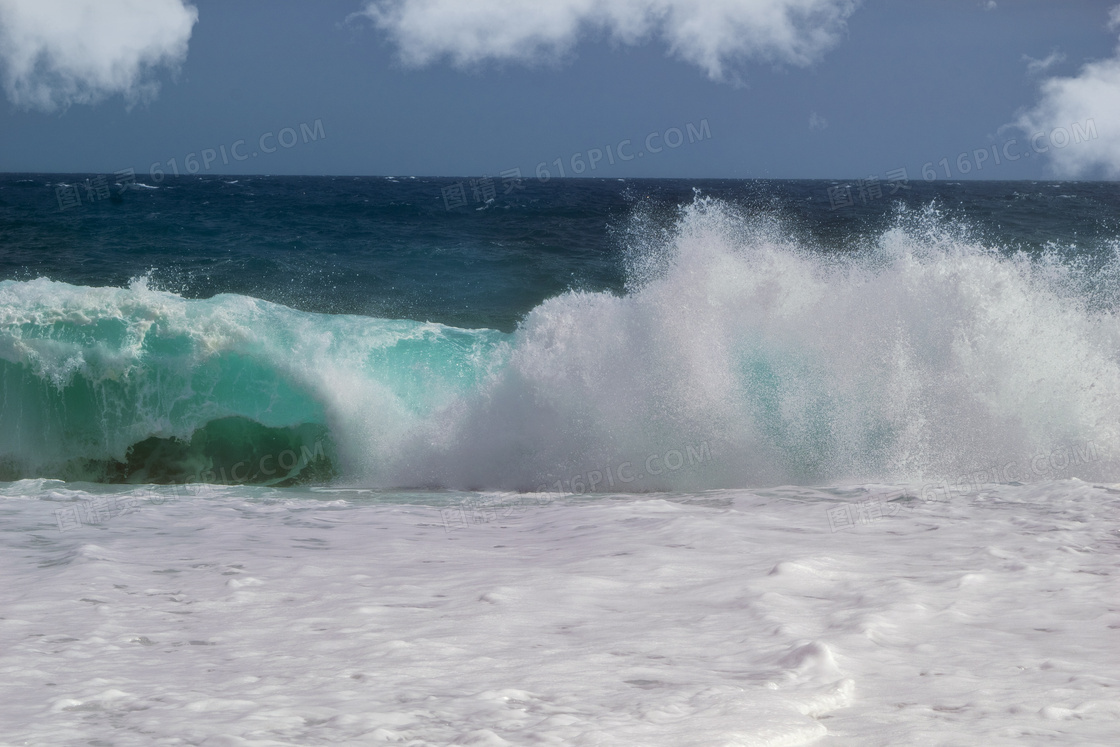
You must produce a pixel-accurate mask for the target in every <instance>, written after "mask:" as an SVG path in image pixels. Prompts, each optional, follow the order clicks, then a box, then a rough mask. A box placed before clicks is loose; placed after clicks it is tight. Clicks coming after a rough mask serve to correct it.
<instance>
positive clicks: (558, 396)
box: [0, 198, 1120, 492]
mask: <svg viewBox="0 0 1120 747" xmlns="http://www.w3.org/2000/svg"><path fill="white" fill-rule="evenodd" d="M904 218H905V220H902V221H901V222H900V225H899V226H897V227H895V228H893V229H891V230H889V231H886V232H884V233H883V234H882V235H881V236H879V237H877V238H876V239H875V240H874V241H871V242H870V243H869V245H868V246H867V247H866V249H865V250H863V251H861V252H856V253H853V254H851V255H845V256H837V255H834V254H833V255H827V254H823V253H821V252H813V251H808V250H806V249H805V248H803V247H801V246H798V245H797V244H796V243H795V242H794V241H792V240H791V239H789V238H788V237H789V232H785V231H783V230H782V227H781V225H779V224H778V223H776V222H775V221H773V220H769V221H765V220H754V219H752V218H750V217H749V216H744V215H741V214H739V213H737V212H736V211H735V210H734V208H732V207H729V206H727V205H725V204H723V203H720V202H719V201H716V200H708V199H703V198H701V199H697V200H696V201H695V202H694V203H693V204H692V205H689V206H685V207H683V208H682V209H681V215H680V217H679V220H678V223H677V225H676V228H675V230H674V231H672V232H670V233H668V234H666V233H665V231H664V230H663V226H662V225H661V224H659V223H657V222H656V221H653V222H651V223H650V225H649V226H648V231H647V233H646V234H645V235H643V233H642V232H643V230H644V229H645V228H647V227H643V225H641V222H640V221H641V216H640V214H639V216H638V217H637V218H636V221H637V223H636V225H635V226H634V227H633V230H632V231H631V234H632V237H633V238H634V240H635V245H636V246H641V247H643V251H641V252H637V251H636V252H635V253H634V256H633V258H632V263H631V264H632V267H631V281H630V284H629V290H628V292H627V293H626V294H625V295H614V294H610V293H587V292H568V293H563V294H561V295H558V296H556V297H554V298H551V299H549V300H547V301H545V302H544V303H542V304H540V305H539V306H537V307H536V308H534V309H532V310H531V311H530V312H529V313H528V314H527V315H526V316H525V317H524V318H523V319H522V320H521V321H520V323H519V325H518V326H517V328H516V330H515V331H514V332H512V333H502V332H498V331H495V330H488V329H459V328H454V327H449V326H444V325H440V324H434V323H426V322H419V321H408V320H393V319H376V318H370V317H360V316H346V315H323V314H314V313H307V312H301V311H296V310H293V309H290V308H286V307H284V306H280V305H277V304H273V303H268V302H265V301H261V300H258V299H254V298H249V297H245V296H238V295H220V296H215V297H213V298H210V299H205V300H190V299H185V298H182V297H180V296H178V295H176V294H174V293H168V292H163V291H159V290H154V289H152V288H149V287H148V285H147V284H146V283H145V282H144V281H142V280H140V281H135V282H133V283H132V285H131V286H130V287H127V288H90V287H79V286H73V285H67V284H65V283H59V282H53V281H50V280H46V279H38V280H33V281H28V282H16V281H4V282H2V283H0V479H8V480H12V479H17V478H24V477H62V478H65V479H72V480H106V481H119V482H182V481H201V482H246V483H265V484H277V485H285V484H291V483H293V482H301V481H303V482H318V481H333V482H335V483H347V484H355V485H362V486H369V487H384V488H396V487H400V488H405V487H408V488H456V489H467V490H473V489H518V490H550V491H567V490H573V491H576V492H578V491H580V490H583V489H593V490H608V489H609V490H628V491H655V490H678V489H679V490H696V489H705V488H720V487H758V486H766V485H778V484H838V483H842V482H845V481H852V482H859V483H869V482H899V481H907V480H912V479H924V478H929V477H938V478H950V479H956V478H958V477H962V476H967V475H975V474H981V473H983V474H997V473H998V474H1000V475H1008V474H1017V475H1020V476H1024V475H1026V476H1031V475H1038V474H1039V473H1038V471H1037V469H1036V465H1040V464H1051V465H1062V466H1061V467H1060V469H1059V468H1058V467H1054V469H1053V470H1051V471H1049V472H1047V473H1046V474H1045V476H1046V477H1048V478H1054V477H1070V476H1077V477H1081V478H1084V479H1108V480H1116V479H1117V478H1120V461H1118V459H1117V457H1118V456H1120V321H1118V319H1117V317H1116V312H1115V309H1117V308H1120V283H1117V282H1116V279H1117V278H1120V260H1117V258H1116V257H1108V256H1102V257H1100V258H1099V261H1098V262H1097V263H1096V264H1094V265H1092V266H1090V265H1087V264H1085V263H1080V264H1079V263H1077V262H1072V261H1070V260H1069V259H1068V257H1063V256H1061V255H1060V254H1056V253H1052V254H1048V255H1043V256H1034V257H1031V256H1026V255H1024V254H1021V253H1014V252H1010V251H1006V250H1003V249H1000V248H999V247H993V246H988V245H984V244H983V243H981V242H979V241H977V240H976V239H974V238H971V237H970V235H969V233H968V231H967V230H965V229H962V228H961V227H958V226H954V225H953V224H951V223H948V222H946V221H945V220H943V219H942V218H940V217H939V216H937V215H936V213H935V211H930V212H928V213H926V214H923V215H916V216H910V217H909V218H906V217H905V216H904ZM1063 454H1064V455H1069V454H1083V455H1087V456H1086V457H1085V458H1084V459H1082V458H1078V459H1067V458H1066V457H1064V456H1061V455H1063ZM1039 455H1042V461H1038V460H1036V459H1035V458H1036V457H1038V456H1039ZM1054 455H1058V456H1056V457H1055V456H1054ZM694 457H695V458H694ZM1009 466H1011V467H1014V469H1009V468H1008V467H1009ZM1059 473H1060V474H1059ZM1018 479H1022V477H1020V478H1018Z"/></svg>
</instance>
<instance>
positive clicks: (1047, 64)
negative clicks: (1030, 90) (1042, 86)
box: [1023, 49, 1066, 75]
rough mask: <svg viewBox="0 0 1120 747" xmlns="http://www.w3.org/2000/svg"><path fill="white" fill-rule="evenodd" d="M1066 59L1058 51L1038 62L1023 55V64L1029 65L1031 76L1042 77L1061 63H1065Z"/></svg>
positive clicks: (1028, 70) (1028, 69)
mask: <svg viewBox="0 0 1120 747" xmlns="http://www.w3.org/2000/svg"><path fill="white" fill-rule="evenodd" d="M1065 59H1066V56H1065V55H1064V54H1062V53H1061V52H1059V51H1058V50H1056V49H1055V50H1054V51H1053V52H1051V53H1050V54H1048V55H1046V57H1043V58H1042V59H1041V60H1036V59H1035V58H1034V57H1031V56H1030V55H1027V54H1025V55H1023V62H1025V63H1027V72H1028V73H1030V74H1031V75H1041V74H1042V73H1045V72H1046V71H1047V70H1049V69H1050V68H1052V67H1054V66H1055V65H1057V64H1058V63H1059V62H1064V61H1065Z"/></svg>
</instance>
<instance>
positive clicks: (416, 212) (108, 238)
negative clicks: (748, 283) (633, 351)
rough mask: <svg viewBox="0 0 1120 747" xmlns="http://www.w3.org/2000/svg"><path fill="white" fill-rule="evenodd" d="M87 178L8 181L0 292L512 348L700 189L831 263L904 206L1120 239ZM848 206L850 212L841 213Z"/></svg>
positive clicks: (687, 185)
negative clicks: (256, 303)
mask: <svg viewBox="0 0 1120 747" xmlns="http://www.w3.org/2000/svg"><path fill="white" fill-rule="evenodd" d="M92 178H96V175H89V174H84V175H55V174H51V175H3V176H0V246H2V248H3V249H2V251H0V278H5V279H21V280H24V279H31V278H35V277H49V278H51V279H54V280H60V281H65V282H67V283H72V284H75V285H93V286H98V285H113V286H124V285H127V284H128V282H129V280H130V279H132V278H136V277H140V276H148V277H150V278H151V284H152V286H153V287H159V288H162V289H166V290H171V291H175V292H176V293H179V294H181V295H183V296H184V297H187V298H208V297H210V296H213V295H215V294H217V293H239V294H243V295H247V296H252V297H254V298H261V299H265V300H269V301H274V302H276V303H282V304H285V305H287V306H291V307H293V308H297V309H302V310H305V311H316V312H322V313H329V314H338V313H345V314H364V315H368V316H380V317H388V318H403V319H416V320H421V321H424V320H432V321H439V322H443V323H446V324H452V325H456V326H467V327H479V326H484V327H493V328H496V329H502V330H506V331H510V330H512V329H513V328H514V326H515V325H516V324H517V322H518V320H520V319H521V318H522V317H523V316H524V315H525V314H526V313H527V312H528V311H529V310H531V309H532V308H534V307H535V306H537V305H538V304H540V303H541V302H542V301H544V300H545V299H546V298H550V297H552V296H555V295H557V294H559V293H561V292H563V291H565V290H571V289H582V290H592V291H600V290H603V291H613V292H621V291H622V290H623V288H624V285H625V279H626V268H625V266H624V258H625V256H626V250H627V248H628V245H627V242H628V232H629V229H630V228H631V226H630V221H631V219H632V217H633V215H634V213H635V211H636V210H638V209H640V210H643V211H644V212H645V213H646V214H647V215H648V216H649V218H650V219H651V220H653V221H657V222H659V223H661V224H663V226H664V227H665V228H666V229H667V230H668V229H671V227H672V226H673V225H674V224H675V222H676V220H677V218H678V217H679V216H678V207H679V206H681V205H686V204H688V203H690V202H691V201H692V200H693V197H694V192H695V191H696V190H699V192H700V193H702V194H703V195H706V196H711V197H714V198H717V199H720V200H724V201H726V202H728V203H729V204H733V205H735V206H738V207H740V208H742V209H743V210H744V211H746V212H747V213H748V214H754V215H768V216H776V217H779V218H780V219H781V220H782V221H783V226H784V229H785V230H786V231H787V232H788V233H789V235H790V236H791V237H793V238H796V240H797V241H798V242H799V243H800V244H802V245H803V246H805V247H811V248H813V249H815V250H820V251H824V252H846V251H852V250H856V249H859V248H862V247H864V246H866V245H867V244H868V243H869V242H872V241H874V240H875V238H876V237H878V236H879V235H880V234H881V233H882V232H883V231H885V230H887V229H888V228H890V227H891V226H892V225H894V224H895V223H896V222H897V211H898V208H899V206H900V205H905V206H907V207H908V208H910V209H911V210H918V209H921V208H924V207H927V206H929V205H936V206H937V207H938V208H939V209H940V210H941V211H942V212H943V213H944V215H945V216H946V218H947V219H950V220H956V221H959V222H961V223H962V224H963V223H966V224H967V225H969V226H970V227H971V229H972V230H973V232H974V234H975V235H976V236H977V238H978V239H981V240H983V241H985V242H987V243H990V244H991V245H992V246H996V247H999V248H1001V249H1003V250H1008V251H1013V250H1020V249H1021V250H1024V251H1028V252H1031V253H1035V254H1037V253H1038V252H1039V251H1041V250H1043V249H1045V248H1047V247H1050V246H1056V247H1060V248H1061V249H1062V250H1063V251H1066V252H1071V253H1086V254H1090V255H1092V254H1095V253H1099V252H1100V251H1101V250H1102V248H1103V247H1108V246H1110V245H1111V244H1110V242H1112V241H1114V240H1115V239H1116V237H1118V236H1120V188H1118V187H1117V185H1115V184H1112V183H1103V182H1082V183H1070V182H1064V183H1063V182H955V183H946V182H933V183H925V182H921V181H918V182H913V181H912V182H909V184H908V189H898V190H897V191H895V193H894V194H893V195H892V194H890V191H891V188H890V186H889V185H887V184H885V183H884V184H883V185H881V186H879V190H878V196H876V195H874V194H871V195H866V194H865V195H863V196H862V199H861V195H860V193H859V187H858V185H857V184H856V183H855V182H850V183H844V182H826V181H728V180H676V179H671V180H670V179H666V180H627V181H622V180H613V179H612V180H607V179H553V180H551V181H550V182H548V183H543V184H542V183H541V182H539V181H537V180H536V179H525V180H523V181H522V182H521V184H520V187H521V188H520V189H518V188H515V187H514V188H511V190H510V193H509V194H505V189H504V188H503V186H502V185H501V183H500V182H499V183H498V184H496V185H494V189H495V196H494V198H493V202H492V203H491V204H489V205H488V206H486V205H484V203H483V202H482V201H481V200H482V196H481V195H479V196H477V197H476V196H475V195H473V194H472V190H471V185H470V182H471V180H470V179H468V178H463V179H420V178H417V179H409V178H403V177H402V178H399V179H387V178H382V177H260V176H256V177H212V176H207V177H180V178H175V177H167V178H166V179H165V180H164V181H163V182H162V183H161V184H160V185H159V187H158V188H156V189H128V190H125V191H123V192H122V190H121V189H120V188H119V187H112V188H111V190H110V197H109V198H101V199H97V196H96V194H95V195H94V197H95V199H93V200H92V201H91V200H89V199H88V197H87V198H85V199H83V201H82V202H81V204H79V205H74V206H69V207H66V208H65V209H63V208H61V207H60V202H59V200H58V195H57V194H56V192H57V189H58V185H59V184H64V185H75V186H76V187H80V186H81V185H82V184H84V182H85V181H86V180H88V179H92ZM110 181H111V178H110ZM148 181H150V180H148ZM456 185H461V186H462V188H463V195H462V197H463V198H465V199H466V201H467V204H466V205H464V206H458V207H454V208H452V209H448V208H447V205H448V204H452V205H453V204H455V203H454V198H453V199H452V200H451V201H450V203H449V202H448V200H445V198H444V190H445V189H453V188H454V187H455V186H456ZM150 186H156V185H150ZM835 187H839V188H840V189H841V190H842V191H840V192H834V193H833V194H832V195H830V194H829V189H830V188H835ZM845 187H846V188H847V190H848V191H847V192H844V191H843V190H844V188H845ZM78 194H79V196H80V197H85V195H86V192H85V190H84V189H82V191H81V192H79V193H78ZM845 196H849V197H850V199H851V201H852V204H851V205H850V206H842V207H836V204H837V202H838V201H840V202H843V201H844V199H845Z"/></svg>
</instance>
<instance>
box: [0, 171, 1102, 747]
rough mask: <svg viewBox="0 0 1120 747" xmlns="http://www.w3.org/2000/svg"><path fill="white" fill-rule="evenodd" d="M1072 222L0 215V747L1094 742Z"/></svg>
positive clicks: (448, 207) (44, 179) (595, 204)
mask: <svg viewBox="0 0 1120 747" xmlns="http://www.w3.org/2000/svg"><path fill="white" fill-rule="evenodd" d="M1118 314H1120V186H1118V185H1117V184H1115V183H1105V182H1061V181H1056V182H1050V181H1040V182H1025V181H1021V182H947V181H934V182H925V181H921V180H917V181H915V180H911V181H909V182H892V183H882V184H880V183H878V182H877V181H876V182H870V181H867V180H852V181H850V182H829V181H791V180H756V181H732V180H672V179H661V180H632V179H626V180H622V179H617V180H615V179H586V180H583V179H551V180H549V181H548V182H541V181H539V180H537V179H520V180H513V179H504V180H503V179H486V178H481V177H479V178H469V177H463V178H445V179H435V178H417V177H361V178H356V177H268V176H229V177H219V176H206V177H191V176H182V177H172V176H167V177H165V178H164V179H162V180H160V182H159V183H155V182H153V181H152V180H151V179H149V178H148V177H146V176H144V177H138V178H137V177H133V176H131V175H130V176H129V177H128V178H125V177H122V176H121V175H117V176H115V177H114V176H99V175H89V174H76V175H60V174H24V175H18V174H16V175H12V174H9V175H0V515H2V516H3V529H4V533H3V539H2V540H0V568H2V569H3V573H4V576H3V581H2V583H0V641H3V643H0V650H2V651H3V652H4V653H0V669H2V671H3V672H4V673H5V675H6V678H7V680H8V682H9V683H10V688H9V690H8V693H9V694H8V697H6V698H5V699H4V705H0V712H2V713H3V714H4V715H3V717H2V718H0V723H2V724H3V725H0V743H4V740H8V741H9V742H10V743H12V744H99V745H133V744H135V745H148V744H166V745H172V744H198V745H203V744H204V745H281V744H283V745H289V744H290V745H308V744H342V743H345V744H380V743H401V744H410V745H450V744H464V745H465V744H476V745H527V744H588V745H608V744H609V745H615V744H619V745H623V744H625V745H631V744H632V745H674V746H676V745H693V744H695V745H724V744H726V745H733V744H734V745H796V744H807V743H810V742H813V743H819V744H828V745H895V744H903V743H910V744H946V745H948V744H979V743H985V744H990V745H1000V744H1008V745H1010V744H1028V743H1029V744H1041V743H1052V742H1067V743H1077V744H1101V745H1104V744H1114V743H1115V739H1116V738H1117V737H1118V736H1120V726H1118V723H1120V705H1118V704H1117V701H1116V698H1115V694H1114V688H1115V687H1116V686H1117V685H1120V665H1118V663H1117V662H1116V660H1115V658H1114V657H1113V658H1111V660H1110V659H1109V658H1107V657H1103V652H1105V651H1108V650H1110V649H1111V648H1112V647H1114V644H1115V632H1116V629H1117V628H1118V627H1120V610H1118V609H1117V607H1116V604H1115V599H1116V592H1117V585H1116V571H1115V567H1114V566H1115V563H1114V559H1115V557H1116V553H1117V550H1118V549H1120V501H1118V500H1117V498H1118V496H1120V484H1118V483H1120V323H1118Z"/></svg>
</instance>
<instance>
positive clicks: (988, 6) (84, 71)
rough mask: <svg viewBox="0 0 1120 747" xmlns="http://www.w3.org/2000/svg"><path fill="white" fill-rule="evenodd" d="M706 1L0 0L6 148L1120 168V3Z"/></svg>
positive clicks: (421, 163)
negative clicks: (695, 4) (696, 6)
mask: <svg viewBox="0 0 1120 747" xmlns="http://www.w3.org/2000/svg"><path fill="white" fill-rule="evenodd" d="M699 5H700V6H701V10H700V11H696V10H695V9H692V10H689V6H690V3H688V2H685V0H595V1H592V0H554V1H553V2H549V3H543V2H536V1H535V0H473V2H470V3H464V2H460V0H376V1H375V2H369V0H365V1H364V2H363V1H358V0H346V1H343V0H331V1H328V2H314V3H312V2H294V1H292V0H271V1H267V2H266V1H265V0H244V1H243V2H219V1H217V0H199V1H196V2H194V3H187V2H184V1H183V0H100V1H99V2H94V1H93V0H0V75H2V79H3V84H4V92H5V98H4V103H3V104H2V105H0V106H2V111H0V117H2V118H3V121H4V125H3V128H4V129H3V134H4V138H3V146H2V148H0V171H7V172H13V171H14V172H41V171H52V172H89V173H113V172H116V171H119V170H123V169H128V168H132V169H134V170H135V171H136V172H137V174H148V173H149V172H150V171H151V170H152V168H153V166H155V167H156V168H157V169H160V170H163V171H166V172H171V171H172V170H173V169H177V170H179V171H180V172H183V173H185V172H186V171H188V170H189V168H193V167H195V166H196V164H197V169H198V172H199V173H211V174H236V173H268V174H369V175H389V174H394V175H427V176H466V175H482V174H489V175H498V174H499V173H500V172H502V171H506V170H510V169H520V170H521V172H522V173H523V174H524V175H526V176H529V175H532V174H533V173H534V172H535V171H536V169H537V168H538V166H540V165H542V164H543V165H544V168H547V169H548V170H549V172H550V173H551V174H552V175H558V174H559V169H560V167H563V169H564V171H565V174H566V175H568V176H574V175H576V173H575V172H576V171H582V173H581V174H579V175H582V176H602V177H729V178H759V177H761V178H829V179H833V178H845V179H850V178H857V177H864V176H871V175H876V176H879V177H881V178H882V177H885V175H886V174H888V173H890V172H896V173H897V170H898V169H906V171H907V173H908V176H909V178H911V179H920V178H921V175H922V172H923V167H924V166H926V165H927V164H928V165H929V167H928V168H927V173H928V171H929V169H932V170H933V171H934V172H935V173H936V174H937V177H938V178H941V179H943V178H946V177H947V176H948V177H949V178H954V179H956V178H975V177H980V178H989V179H1024V178H1027V179H1030V178H1044V177H1052V176H1059V177H1066V178H1113V179H1115V178H1117V177H1118V176H1120V56H1118V52H1117V35H1118V33H1120V7H1118V6H1116V3H1115V1H1114V0H1113V1H1111V2H1108V1H1103V0H1018V1H1016V2H1013V1H1012V0H999V1H998V2H986V1H982V0H907V1H906V2H900V1H898V0H863V2H855V1H854V0H708V2H701V3H699ZM83 14H84V15H83ZM689 125H691V130H690V129H689ZM1074 125H1076V126H1077V129H1076V130H1075V129H1074ZM286 128H287V129H286ZM1036 133H1042V136H1041V137H1040V138H1036V139H1035V140H1034V141H1033V145H1032V141H1031V138H1032V136H1033V135H1035V134H1036ZM690 134H691V135H692V137H691V142H690V138H689V135H690ZM679 136H680V137H679ZM262 137H263V139H262ZM647 137H648V138H650V139H649V142H648V145H649V147H648V148H647ZM278 138H279V140H278ZM678 139H679V141H680V142H679V145H677V147H675V148H673V147H666V140H668V143H669V144H670V145H671V144H672V143H674V142H677V141H678ZM624 141H629V143H628V144H625V145H624V146H623V148H622V154H625V155H626V156H629V158H628V159H623V158H622V157H621V156H620V155H619V153H618V148H619V144H620V143H623V142H624ZM1012 141H1014V142H1012ZM238 143H239V144H238ZM235 144H238V145H237V146H236V149H234V146H235ZM993 147H994V150H993ZM234 153H236V154H237V155H238V156H239V157H240V158H243V160H240V159H239V158H238V159H235V158H234ZM192 154H193V158H192V157H191V156H192ZM254 154H255V155H254ZM962 154H964V155H963V156H962ZM1012 156H1014V158H1012ZM557 159H559V164H560V165H559V166H558V165H557ZM596 159H597V163H596V164H595V169H594V170H591V169H590V168H588V165H589V162H590V161H591V160H596ZM943 159H944V160H943ZM997 159H998V160H999V161H1000V162H999V163H998V164H997V163H996V160H997ZM612 160H613V161H614V163H610V161H612ZM966 170H967V172H968V173H967V174H966V173H962V172H964V171H966Z"/></svg>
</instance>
